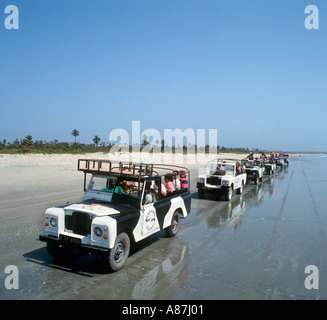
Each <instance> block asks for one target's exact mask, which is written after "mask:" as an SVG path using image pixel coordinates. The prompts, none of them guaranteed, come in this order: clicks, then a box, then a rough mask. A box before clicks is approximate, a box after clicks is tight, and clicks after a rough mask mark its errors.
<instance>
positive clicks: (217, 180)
mask: <svg viewBox="0 0 327 320" xmlns="http://www.w3.org/2000/svg"><path fill="white" fill-rule="evenodd" d="M207 183H208V184H211V185H213V186H220V185H221V179H220V178H218V177H212V176H211V177H208V178H207Z"/></svg>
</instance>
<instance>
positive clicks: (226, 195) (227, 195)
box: [225, 187, 233, 201]
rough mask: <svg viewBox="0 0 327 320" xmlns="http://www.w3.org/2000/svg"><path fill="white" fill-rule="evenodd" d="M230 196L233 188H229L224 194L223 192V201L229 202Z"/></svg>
mask: <svg viewBox="0 0 327 320" xmlns="http://www.w3.org/2000/svg"><path fill="white" fill-rule="evenodd" d="M232 195H233V188H232V187H230V188H229V189H228V190H227V191H226V192H225V200H226V201H230V200H232Z"/></svg>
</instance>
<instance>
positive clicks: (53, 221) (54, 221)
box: [50, 218, 57, 228]
mask: <svg viewBox="0 0 327 320" xmlns="http://www.w3.org/2000/svg"><path fill="white" fill-rule="evenodd" d="M50 225H51V227H54V228H56V227H57V219H56V218H51V219H50Z"/></svg>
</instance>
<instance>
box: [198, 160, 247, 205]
mask: <svg viewBox="0 0 327 320" xmlns="http://www.w3.org/2000/svg"><path fill="white" fill-rule="evenodd" d="M236 166H237V161H236V160H213V161H210V162H209V163H208V165H207V168H206V174H202V175H199V176H198V181H197V188H198V197H199V198H200V199H203V198H204V196H205V194H206V193H212V192H218V193H221V194H223V195H224V198H225V200H226V201H229V200H231V199H232V195H233V191H234V190H236V191H237V193H238V194H241V193H242V192H243V187H244V185H245V184H246V178H247V177H246V173H237V170H236Z"/></svg>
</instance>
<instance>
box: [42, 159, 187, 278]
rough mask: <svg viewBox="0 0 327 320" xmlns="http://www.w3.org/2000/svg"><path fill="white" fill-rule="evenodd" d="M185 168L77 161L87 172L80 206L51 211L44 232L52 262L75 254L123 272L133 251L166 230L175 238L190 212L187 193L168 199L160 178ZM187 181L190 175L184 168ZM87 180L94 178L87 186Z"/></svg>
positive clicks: (48, 211)
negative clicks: (93, 256)
mask: <svg viewBox="0 0 327 320" xmlns="http://www.w3.org/2000/svg"><path fill="white" fill-rule="evenodd" d="M180 168H182V167H177V166H169V165H153V164H133V163H126V164H123V163H114V162H111V161H108V160H89V159H80V160H78V170H79V171H83V172H84V196H83V199H82V201H81V202H79V203H74V204H69V205H64V206H59V207H53V208H49V209H47V210H46V211H45V215H44V232H43V234H41V235H40V236H39V239H40V240H41V241H45V242H47V248H48V251H49V253H50V255H52V256H53V257H57V258H65V257H68V256H70V255H71V252H72V250H73V249H78V250H84V251H87V252H90V253H96V254H101V255H103V258H104V266H105V269H106V270H107V271H109V272H112V271H118V270H120V269H121V268H122V267H123V266H124V265H125V263H126V260H127V258H128V256H129V252H130V248H131V245H132V244H134V243H136V242H139V241H141V240H142V239H145V238H147V237H149V236H150V235H152V234H154V233H156V232H158V231H160V230H162V229H164V230H165V233H166V235H167V236H168V237H173V236H175V235H176V234H177V232H178V230H179V227H180V219H181V218H186V217H187V215H188V214H189V212H190V207H191V195H190V192H189V188H188V187H187V188H184V189H179V190H175V191H173V192H171V193H167V194H166V193H165V192H164V191H165V190H164V189H165V188H164V183H162V176H163V175H164V174H165V173H167V172H168V173H171V172H172V171H174V170H177V171H178V170H179V169H180ZM182 169H183V171H185V173H186V177H187V179H189V178H190V174H189V170H188V169H187V168H182ZM87 175H91V177H90V180H89V183H88V184H87Z"/></svg>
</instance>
